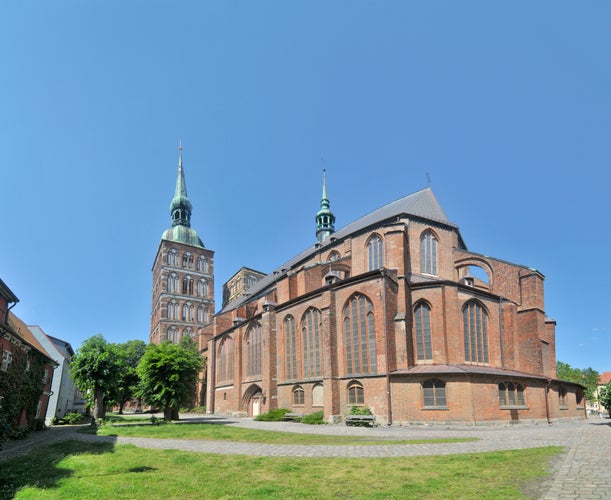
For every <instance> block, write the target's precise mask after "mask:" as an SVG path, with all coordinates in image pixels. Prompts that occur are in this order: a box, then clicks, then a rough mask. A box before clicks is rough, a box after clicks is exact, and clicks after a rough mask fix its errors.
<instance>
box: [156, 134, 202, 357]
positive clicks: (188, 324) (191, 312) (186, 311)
mask: <svg viewBox="0 0 611 500" xmlns="http://www.w3.org/2000/svg"><path fill="white" fill-rule="evenodd" d="M178 150H179V156H178V175H177V177H176V189H175V191H174V197H173V198H172V201H171V203H170V216H171V218H172V226H171V227H170V228H169V229H167V230H166V231H165V232H164V233H163V235H162V236H161V241H160V243H159V248H158V250H157V256H156V257H155V262H154V264H153V270H152V272H153V303H152V310H151V331H150V338H149V340H150V342H153V343H155V344H159V343H160V342H163V341H164V340H169V341H171V342H174V343H178V342H179V341H180V339H181V338H183V337H184V336H190V337H193V340H194V341H195V342H196V344H198V345H199V346H200V348H202V347H203V346H205V345H206V344H207V341H208V338H209V337H210V336H211V335H212V320H213V317H214V260H213V259H214V252H213V251H211V250H208V249H207V248H206V247H205V246H204V244H203V242H202V240H201V239H200V237H199V236H198V234H197V232H196V231H195V230H194V229H192V228H191V211H192V208H193V207H192V205H191V201H190V200H189V197H188V196H187V185H186V182H185V172H184V169H183V165H182V145H181V146H180V147H179V148H178Z"/></svg>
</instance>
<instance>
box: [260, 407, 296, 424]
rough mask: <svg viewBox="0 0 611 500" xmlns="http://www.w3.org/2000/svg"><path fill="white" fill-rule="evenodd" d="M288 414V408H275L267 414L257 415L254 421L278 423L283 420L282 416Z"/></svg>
mask: <svg viewBox="0 0 611 500" xmlns="http://www.w3.org/2000/svg"><path fill="white" fill-rule="evenodd" d="M288 412H289V410H288V408H276V409H275V410H270V411H268V412H267V413H261V415H257V416H256V417H255V420H257V421H259V422H280V421H281V420H282V419H283V418H284V415H286V414H287V413H288Z"/></svg>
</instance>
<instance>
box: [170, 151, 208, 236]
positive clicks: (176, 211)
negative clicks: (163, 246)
mask: <svg viewBox="0 0 611 500" xmlns="http://www.w3.org/2000/svg"><path fill="white" fill-rule="evenodd" d="M178 151H179V153H178V176H177V177H176V190H175V191H174V198H172V202H171V203H170V215H171V216H172V227H171V228H170V229H168V230H167V231H166V232H164V233H163V236H162V237H161V239H163V240H170V241H176V242H178V243H186V244H187V245H194V246H199V247H204V244H203V243H202V240H201V239H200V238H199V236H198V235H197V233H196V232H195V230H193V229H191V210H192V209H193V206H192V205H191V200H189V197H188V196H187V183H186V182H185V172H184V169H183V167H182V143H181V144H180V146H179V147H178Z"/></svg>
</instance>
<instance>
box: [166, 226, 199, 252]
mask: <svg viewBox="0 0 611 500" xmlns="http://www.w3.org/2000/svg"><path fill="white" fill-rule="evenodd" d="M161 239H162V240H167V241H175V242H177V243H184V244H185V245H191V246H194V247H201V248H206V247H204V243H203V242H202V240H201V239H200V237H199V235H198V234H197V231H195V229H192V228H190V227H186V226H174V227H171V228H170V229H166V230H165V231H164V233H163V234H162V235H161Z"/></svg>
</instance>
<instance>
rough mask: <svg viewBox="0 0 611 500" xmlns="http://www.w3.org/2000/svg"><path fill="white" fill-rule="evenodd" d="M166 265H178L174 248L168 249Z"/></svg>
mask: <svg viewBox="0 0 611 500" xmlns="http://www.w3.org/2000/svg"><path fill="white" fill-rule="evenodd" d="M168 265H169V266H177V265H178V252H177V251H176V250H175V249H174V248H170V250H168Z"/></svg>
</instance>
